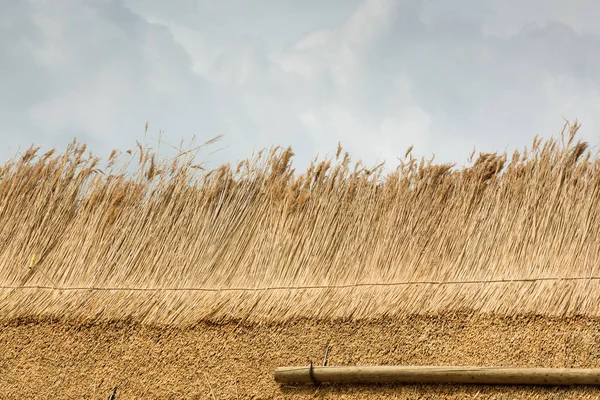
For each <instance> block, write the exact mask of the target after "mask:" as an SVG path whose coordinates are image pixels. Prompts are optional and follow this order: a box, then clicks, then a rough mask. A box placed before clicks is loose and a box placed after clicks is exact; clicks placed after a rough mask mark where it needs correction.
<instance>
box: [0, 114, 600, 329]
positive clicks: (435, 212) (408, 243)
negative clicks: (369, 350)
mask: <svg viewBox="0 0 600 400" xmlns="http://www.w3.org/2000/svg"><path fill="white" fill-rule="evenodd" d="M577 129H578V125H577V124H575V125H574V126H572V127H569V128H568V130H567V128H566V129H565V130H564V131H563V135H562V138H561V139H559V140H547V141H542V140H540V139H537V138H536V139H535V140H534V143H533V146H532V147H531V149H529V150H527V149H526V150H525V151H523V152H515V153H514V154H512V155H510V156H509V155H507V154H486V153H483V154H479V156H478V157H476V158H475V159H474V161H473V162H472V164H471V165H469V166H467V167H464V168H455V167H454V166H453V165H449V164H442V165H438V164H434V163H433V161H427V160H423V159H421V160H418V159H415V158H413V157H412V155H411V154H410V149H409V151H408V152H407V154H406V156H405V157H404V158H403V159H401V163H400V166H399V167H398V168H397V169H396V170H394V171H392V172H387V173H386V172H384V170H383V167H382V166H381V165H379V166H376V167H374V168H371V169H368V168H365V167H362V165H361V164H360V162H359V163H356V164H354V165H351V162H350V157H349V155H348V154H347V153H343V151H342V149H341V148H338V151H337V154H336V155H335V158H332V159H326V160H323V161H318V160H317V161H315V162H314V163H313V164H311V166H310V167H309V168H308V170H307V171H305V172H303V173H297V172H296V171H295V170H294V169H293V168H292V165H291V160H292V157H293V153H292V151H291V149H287V150H283V149H273V150H272V151H270V152H261V153H260V154H259V155H258V156H256V157H255V158H252V159H249V160H247V161H243V162H241V163H240V164H239V165H238V166H237V167H236V168H234V167H231V166H229V165H223V166H221V167H219V168H218V169H216V170H213V171H205V170H204V169H203V168H202V166H201V165H194V163H193V161H194V158H195V156H194V154H195V153H194V152H193V151H189V152H181V153H180V155H179V156H178V157H175V158H172V159H164V160H159V157H157V155H156V154H151V153H150V152H149V151H148V150H147V149H146V148H145V147H143V146H142V145H139V146H138V149H137V150H136V152H135V153H132V152H129V153H130V154H131V159H130V160H128V161H126V162H122V161H121V156H122V155H120V154H119V153H118V152H113V154H111V156H110V158H109V160H108V162H107V165H106V166H105V167H104V168H102V167H101V166H100V160H98V159H97V158H95V157H93V156H89V157H88V156H85V146H82V145H78V144H77V143H73V144H72V145H71V146H70V147H69V148H68V149H67V150H66V151H65V152H64V153H63V154H59V155H55V154H54V153H53V152H49V153H46V154H45V155H38V154H37V150H36V149H30V150H29V151H27V152H26V153H25V154H23V155H21V156H20V157H19V158H15V159H13V160H11V161H9V162H7V163H6V164H5V165H3V166H2V167H1V168H0V319H13V318H19V317H31V316H39V317H46V316H52V317H54V316H57V317H68V318H73V319H76V320H82V321H92V320H108V319H125V318H127V319H130V318H131V319H134V320H138V321H141V322H149V323H194V322H197V321H200V320H207V321H224V320H240V319H243V320H248V321H254V322H276V321H286V320H289V319H293V318H317V319H329V318H350V319H362V318H379V317H390V316H394V315H401V314H402V315H406V314H443V313H446V312H455V311H463V312H464V311H472V312H483V313H495V314H501V315H516V314H541V315H553V316H565V315H589V316H598V315H600V271H599V270H598V261H600V240H599V238H600V236H598V232H600V196H599V193H598V191H599V189H600V170H599V169H600V168H599V167H600V158H598V156H597V155H592V154H591V152H590V151H589V150H588V146H587V144H586V143H583V142H579V141H577V140H576V139H575V138H576V133H577ZM134 164H136V165H134Z"/></svg>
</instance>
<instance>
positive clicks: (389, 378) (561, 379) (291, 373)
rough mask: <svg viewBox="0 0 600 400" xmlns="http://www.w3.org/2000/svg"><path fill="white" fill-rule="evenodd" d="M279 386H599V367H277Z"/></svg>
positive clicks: (276, 379) (276, 376)
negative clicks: (435, 384)
mask: <svg viewBox="0 0 600 400" xmlns="http://www.w3.org/2000/svg"><path fill="white" fill-rule="evenodd" d="M275 381H276V382H277V383H280V384H311V383H312V384H320V383H346V384H363V383H475V384H489V385H600V368H591V369H583V368H580V369H576V368H503V367H431V366H413V367H404V366H379V367H375V366H372V367H371V366H369V367H333V366H328V367H311V366H304V367H279V368H276V369H275Z"/></svg>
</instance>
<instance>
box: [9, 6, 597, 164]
mask: <svg viewBox="0 0 600 400" xmlns="http://www.w3.org/2000/svg"><path fill="white" fill-rule="evenodd" d="M17 3H18V4H17ZM520 4H521V3H520ZM125 5H126V6H125ZM543 6H544V7H543ZM598 7H600V6H597V5H596V3H593V2H590V1H583V0H581V1H574V2H573V5H571V6H568V7H567V6H565V5H564V2H559V1H558V0H551V1H548V2H544V3H543V4H542V2H540V1H537V0H535V1H530V2H527V3H526V4H522V6H520V7H519V8H517V7H516V6H514V5H512V4H509V2H504V1H500V0H483V1H473V0H452V1H449V0H429V1H425V2H423V1H415V0H402V1H395V0H366V1H360V0H352V1H349V0H348V1H341V0H335V1H333V0H332V1H331V2H317V1H316V0H315V1H312V0H310V1H306V2H302V3H298V2H295V1H291V0H289V1H288V0H285V1H284V0H282V1H281V2H276V3H273V2H270V1H266V0H257V1H256V2H253V4H252V6H250V5H249V3H245V2H235V1H233V0H227V1H223V2H218V3H216V2H212V1H211V2H208V1H207V2H203V1H196V0H194V1H192V0H189V1H188V0H183V1H181V2H178V3H175V2H162V1H155V0H147V1H146V0H144V1H140V0H129V1H126V2H125V3H121V2H119V1H116V0H115V1H102V2H97V1H91V0H90V1H85V0H65V2H64V3H61V5H60V6H57V5H56V4H55V3H44V2H36V1H25V0H24V1H23V2H13V3H11V4H10V7H8V8H7V12H6V13H2V14H3V15H4V16H6V15H10V16H11V17H10V18H8V19H6V18H4V19H2V21H4V22H0V33H2V35H1V36H0V51H1V52H2V54H0V55H2V60H3V61H2V62H3V65H2V67H3V68H4V69H5V71H6V74H4V77H3V76H1V75H0V83H1V84H2V85H3V87H6V88H7V89H8V90H7V91H6V92H4V93H2V94H0V117H2V118H3V121H4V123H5V124H6V127H7V129H5V130H3V131H2V132H0V137H1V138H2V140H3V142H4V143H7V144H8V145H9V146H13V147H14V146H16V145H23V144H24V143H29V142H31V141H35V142H38V143H40V144H43V145H47V146H52V145H56V144H57V143H59V142H60V143H62V142H65V141H67V140H68V139H69V137H70V136H72V135H77V136H78V137H79V138H81V139H82V140H91V141H92V142H93V143H92V144H93V145H97V146H100V147H101V148H102V150H106V151H108V150H110V149H112V148H113V147H128V146H130V145H131V143H134V140H135V139H139V138H140V136H141V133H142V132H143V126H144V123H145V122H146V120H149V121H150V128H151V133H152V136H156V135H157V134H158V133H157V131H158V129H163V130H164V131H165V134H164V137H165V138H166V140H168V141H170V142H174V143H178V142H179V140H180V139H181V137H187V138H189V137H191V136H192V135H194V134H195V135H197V136H199V138H200V139H204V138H205V139H209V138H211V137H213V136H215V135H217V134H225V135H226V136H225V139H224V142H223V143H222V144H223V145H229V147H228V148H227V149H226V150H224V151H222V152H220V153H218V154H217V155H216V156H215V160H216V161H219V162H221V161H235V160H236V159H239V158H244V157H247V156H249V155H250V154H251V153H252V150H258V149H261V148H264V147H267V146H270V145H281V146H286V147H287V146H288V145H292V146H293V147H294V150H295V153H296V154H297V164H298V166H299V167H302V166H304V165H306V164H307V163H308V162H309V160H311V159H312V158H313V157H314V156H315V154H316V153H320V154H321V155H323V154H324V153H333V152H334V151H335V149H336V145H337V142H338V141H341V142H342V145H343V146H344V147H345V149H346V150H348V151H350V152H351V154H352V155H353V158H355V159H358V158H361V159H363V161H364V162H365V163H366V164H375V163H377V162H378V161H380V160H386V161H388V162H390V163H391V164H392V165H391V166H394V165H395V163H396V161H395V160H396V157H398V156H402V155H403V154H404V152H405V151H406V149H407V148H408V147H409V146H410V145H411V144H414V145H415V150H414V154H416V155H423V156H426V157H428V158H429V157H430V156H431V153H435V154H436V156H437V157H436V158H437V159H438V160H440V161H456V162H458V163H459V164H461V163H463V162H464V160H466V158H467V156H468V155H469V153H470V152H471V149H472V147H473V145H476V146H477V147H478V148H480V149H481V150H483V151H502V150H504V149H505V148H507V146H509V148H512V147H515V146H516V147H522V146H524V145H526V144H529V143H530V141H531V139H532V138H533V136H534V135H536V134H542V135H543V136H550V135H556V134H558V133H559V132H560V129H561V127H562V123H563V117H565V118H568V119H574V118H576V117H579V118H580V120H581V122H583V124H584V125H583V126H584V129H583V131H582V133H583V136H584V137H585V138H587V139H589V140H591V141H592V142H597V138H596V137H595V135H596V133H595V132H596V130H597V129H598V128H600V123H599V122H598V117H597V115H596V110H597V108H598V102H599V100H598V99H599V98H600V97H599V96H598V95H599V91H600V86H599V85H600V56H599V54H600V52H599V51H598V50H600V36H598V34H597V33H594V31H595V28H594V26H595V25H594V23H595V22H594V20H593V15H596V14H597V13H596V14H594V12H595V11H597V8H598ZM531 23H533V25H527V24H531ZM588 31H589V32H591V33H586V32H588ZM596 31H597V30H596ZM7 76H10V78H11V79H7V78H6V77H7ZM16 132H18V134H17V133H16ZM102 150H98V149H96V151H100V152H101V151H102ZM0 156H3V154H0Z"/></svg>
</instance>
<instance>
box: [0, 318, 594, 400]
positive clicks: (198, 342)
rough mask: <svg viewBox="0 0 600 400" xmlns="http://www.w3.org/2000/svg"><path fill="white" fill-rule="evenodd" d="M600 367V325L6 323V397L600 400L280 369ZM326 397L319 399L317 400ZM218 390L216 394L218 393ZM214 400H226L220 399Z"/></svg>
mask: <svg viewBox="0 0 600 400" xmlns="http://www.w3.org/2000/svg"><path fill="white" fill-rule="evenodd" d="M327 342H329V343H330V345H331V347H330V351H329V357H328V360H329V363H330V365H485V366H506V367H574V368H575V367H582V368H597V367H600V320H599V319H597V318H596V319H590V318H549V317H539V316H538V317H531V318H527V317H517V318H500V317H490V316H487V317H480V318H470V317H468V316H464V315H452V314H446V315H445V316H444V317H439V318H434V317H423V316H420V317H419V316H415V317H406V318H394V319H383V320H378V321H370V322H369V321H364V320H363V321H353V322H342V321H310V320H304V321H288V322H287V323H285V324H263V325H261V326H259V325H256V324H240V325H238V324H236V323H229V324H225V325H219V324H208V323H201V324H199V325H196V326H193V327H186V328H182V327H156V326H155V327H152V326H149V325H139V324H131V323H127V322H123V321H121V322H118V323H107V324H90V325H83V326H82V325H81V324H80V323H78V322H75V323H72V324H70V323H69V322H67V321H65V320H61V321H60V322H56V321H55V322H51V321H35V320H29V321H27V320H20V321H12V322H10V323H8V324H5V325H3V326H2V325H0V354H2V356H1V357H0V398H2V399H7V400H8V399H48V398H52V399H83V398H86V399H104V400H105V399H107V398H108V395H109V393H111V390H112V388H113V387H115V386H117V396H116V399H117V400H119V399H123V400H124V399H134V398H137V399H217V400H224V399H298V400H300V399H313V398H323V399H365V398H368V399H390V398H394V399H417V398H420V399H474V398H475V399H506V400H508V399H511V400H513V399H554V400H558V399H596V398H599V397H600V388H597V387H562V388H558V387H526V386H514V387H511V386H478V385H475V386H460V385H395V386H392V385H388V386H382V385H371V386H333V387H332V386H322V387H320V388H319V389H315V388H313V387H306V386H305V387H281V386H279V385H278V384H276V383H275V381H274V379H273V371H274V369H275V368H276V367H279V366H289V365H308V361H309V359H312V361H313V362H314V363H321V362H322V359H323V356H324V346H325V344H326V343H327ZM315 392H316V395H315ZM211 393H212V394H211ZM213 395H214V397H213Z"/></svg>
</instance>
